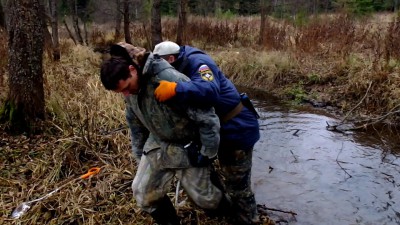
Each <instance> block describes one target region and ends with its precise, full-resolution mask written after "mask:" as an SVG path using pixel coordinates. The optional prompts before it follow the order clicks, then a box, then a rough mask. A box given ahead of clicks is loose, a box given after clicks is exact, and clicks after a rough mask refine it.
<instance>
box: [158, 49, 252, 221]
mask: <svg viewBox="0 0 400 225" xmlns="http://www.w3.org/2000/svg"><path fill="white" fill-rule="evenodd" d="M153 53H154V54H158V55H160V56H161V57H162V58H164V59H165V60H167V61H168V62H169V63H170V64H171V65H172V66H174V67H175V69H177V70H178V71H180V72H181V73H183V74H185V75H187V76H188V77H189V78H190V79H191V82H179V81H178V82H169V81H161V82H160V85H159V86H158V87H157V88H156V90H155V92H154V94H155V97H156V99H157V100H159V101H160V102H168V101H169V100H170V99H173V100H174V101H178V102H181V103H182V104H191V105H193V106H196V107H205V108H207V107H214V108H215V111H216V114H217V115H218V117H219V118H220V122H221V130H220V147H219V150H218V160H219V163H220V166H221V171H222V174H223V176H224V177H225V182H224V183H225V186H226V191H227V193H228V194H229V195H230V196H231V198H232V202H233V203H234V205H235V208H236V210H237V212H235V214H236V215H238V216H237V219H236V221H235V224H246V225H247V224H260V219H259V215H258V213H257V205H256V201H255V198H254V193H253V191H252V189H251V179H250V178H251V166H252V153H253V147H254V145H255V143H256V142H257V141H258V140H259V138H260V133H259V124H258V120H257V118H258V115H257V112H256V111H255V109H254V107H253V106H252V104H251V102H250V100H249V99H248V97H247V96H246V95H241V94H239V92H238V91H237V89H236V87H235V86H234V85H233V83H232V82H231V81H230V80H229V79H227V78H226V77H225V75H224V74H223V73H222V72H221V70H220V69H219V68H218V66H217V65H216V63H215V62H214V61H213V60H212V59H211V57H210V56H209V55H207V54H206V53H204V52H203V51H201V50H199V49H197V48H194V47H190V46H179V45H177V44H176V43H174V42H170V41H165V42H162V43H160V44H158V45H156V46H155V48H154V51H153Z"/></svg>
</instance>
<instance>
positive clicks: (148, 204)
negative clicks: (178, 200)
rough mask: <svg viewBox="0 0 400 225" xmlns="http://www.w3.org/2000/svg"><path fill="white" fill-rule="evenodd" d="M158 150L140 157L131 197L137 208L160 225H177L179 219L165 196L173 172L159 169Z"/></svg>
mask: <svg viewBox="0 0 400 225" xmlns="http://www.w3.org/2000/svg"><path fill="white" fill-rule="evenodd" d="M157 152H159V149H155V150H152V151H151V152H149V153H147V154H146V155H143V156H142V157H141V160H140V163H139V166H138V170H137V172H136V176H135V178H134V180H133V182H132V190H133V195H134V197H135V199H136V202H137V204H138V206H139V207H141V208H142V209H143V211H146V212H148V213H150V215H151V216H152V217H153V219H154V220H155V221H156V222H157V223H158V224H160V225H179V224H180V222H179V218H178V216H177V214H176V210H175V208H174V206H173V205H172V202H171V200H170V199H169V197H168V196H167V195H166V194H167V192H168V190H169V185H170V184H171V180H172V178H173V176H174V171H173V170H169V169H161V168H159V166H158V163H157V159H156V157H157Z"/></svg>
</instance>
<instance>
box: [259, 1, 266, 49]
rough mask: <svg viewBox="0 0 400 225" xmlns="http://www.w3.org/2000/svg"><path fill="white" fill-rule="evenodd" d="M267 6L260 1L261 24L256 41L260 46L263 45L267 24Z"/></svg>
mask: <svg viewBox="0 0 400 225" xmlns="http://www.w3.org/2000/svg"><path fill="white" fill-rule="evenodd" d="M266 9H267V6H266V2H265V0H260V11H261V12H260V14H261V24H260V37H259V39H258V44H259V45H260V46H262V45H264V37H265V25H266V23H267V12H266V11H267V10H266Z"/></svg>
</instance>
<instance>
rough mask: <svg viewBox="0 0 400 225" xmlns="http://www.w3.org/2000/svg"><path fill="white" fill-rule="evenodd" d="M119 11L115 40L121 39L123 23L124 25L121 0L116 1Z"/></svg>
mask: <svg viewBox="0 0 400 225" xmlns="http://www.w3.org/2000/svg"><path fill="white" fill-rule="evenodd" d="M116 5H117V7H116V8H117V10H116V11H115V13H116V14H115V39H119V38H120V37H121V23H122V12H121V0H116Z"/></svg>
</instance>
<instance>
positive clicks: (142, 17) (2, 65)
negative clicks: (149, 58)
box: [0, 0, 400, 224]
mask: <svg viewBox="0 0 400 225" xmlns="http://www.w3.org/2000/svg"><path fill="white" fill-rule="evenodd" d="M0 3H1V4H0V27H1V28H0V29H1V32H0V53H1V56H2V57H1V58H0V103H1V110H0V118H1V120H0V121H1V124H2V125H1V132H0V134H1V136H0V141H1V142H0V169H1V172H0V185H1V186H2V187H3V188H2V189H1V190H0V215H1V217H0V224H3V223H10V224H26V223H28V224H148V223H149V222H150V221H151V219H150V218H149V217H147V216H146V215H145V214H143V213H141V212H140V210H139V209H138V207H137V206H136V204H135V202H134V200H133V199H132V194H131V190H130V182H131V180H132V178H133V176H134V173H135V170H136V164H135V162H134V160H133V159H132V156H131V152H130V146H129V142H130V140H129V134H128V131H127V128H126V125H125V118H124V103H123V100H122V98H121V96H119V95H116V94H114V93H111V92H107V91H105V90H103V89H104V88H103V87H102V85H101V82H100V81H99V79H98V73H99V66H100V63H101V60H102V57H103V55H104V54H105V53H107V47H108V46H109V44H111V43H115V42H118V41H126V42H129V43H132V44H134V45H138V46H142V47H146V48H147V49H148V50H152V49H153V46H154V45H155V44H156V43H158V42H160V41H161V40H172V41H176V42H178V43H180V44H190V45H193V46H196V47H199V48H201V49H204V50H205V51H206V52H207V53H209V54H210V55H211V56H212V57H213V58H214V59H215V60H216V62H217V63H218V65H219V66H220V67H221V69H222V71H223V72H224V73H225V74H226V76H227V77H228V78H229V79H231V80H232V81H233V82H234V83H235V84H236V85H238V86H242V87H251V88H252V89H257V90H260V91H265V92H267V93H271V94H273V95H275V96H277V97H280V98H282V99H285V100H291V102H292V103H293V104H302V103H311V104H312V105H314V106H318V107H332V108H331V109H333V108H334V109H335V111H338V112H340V113H342V115H345V116H344V117H345V118H349V117H348V115H350V114H351V117H352V118H354V119H355V120H359V121H361V123H360V124H361V126H360V127H365V126H367V125H373V124H375V123H376V122H385V124H386V125H388V126H390V127H396V126H397V125H398V122H399V116H398V113H399V108H400V89H399V84H400V73H399V72H400V69H399V66H400V63H399V59H400V51H399V49H400V22H399V14H398V9H399V1H398V0H380V1H377V0H336V1H333V0H273V1H267V0H261V1H260V0H257V1H251V0H250V1H237V0H235V1H227V0H225V1H223V0H217V1H200V0H180V1H178V0H175V1H172V0H171V1H160V0H153V1H146V0H115V1H105V0H96V1H94V0H62V1H56V0H48V1H44V0H15V1H11V0H9V1H8V0H2V1H0ZM10 134H13V135H10ZM92 166H99V167H101V168H102V171H101V173H100V174H98V175H96V176H94V177H92V178H91V179H90V180H88V181H86V180H85V181H77V182H73V183H71V184H69V185H67V186H66V187H64V189H63V190H62V191H60V192H59V193H58V194H57V195H54V196H52V197H50V198H48V199H46V200H45V201H41V202H40V203H37V204H35V205H34V206H33V207H32V209H30V211H29V212H28V213H27V215H25V216H24V217H22V219H20V220H13V219H11V218H10V217H9V216H10V212H11V211H12V210H13V209H14V208H15V207H16V206H17V205H18V204H20V203H21V202H23V201H27V200H32V199H35V198H38V197H40V196H42V195H43V194H45V193H48V192H50V191H51V190H54V189H55V188H57V187H59V186H61V185H62V184H64V183H67V182H68V181H71V179H72V178H74V177H77V176H78V175H79V174H82V173H85V171H87V169H88V168H90V167H92ZM181 195H184V194H182V193H181ZM171 197H172V198H174V194H173V193H171ZM182 198H184V196H182ZM182 198H181V199H182ZM179 213H180V215H181V216H182V218H184V222H185V223H187V224H189V223H193V224H221V222H217V221H210V219H209V218H207V217H205V216H204V215H203V213H202V212H201V211H199V210H197V209H196V208H195V207H194V206H192V205H191V204H190V203H187V204H186V205H184V206H181V208H180V211H179Z"/></svg>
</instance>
